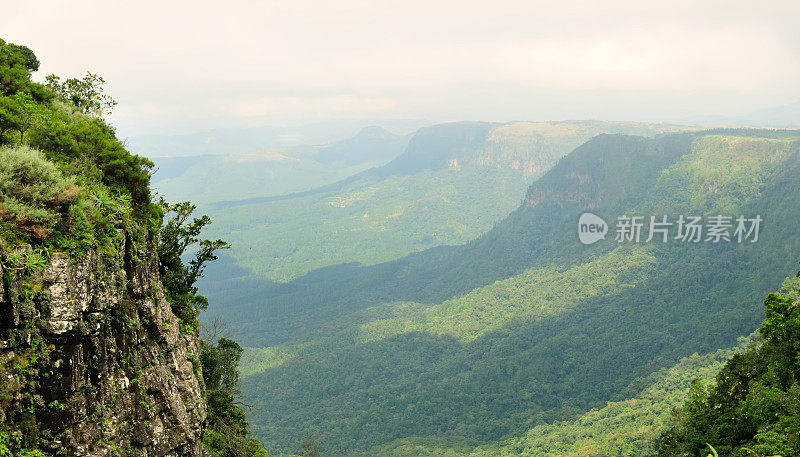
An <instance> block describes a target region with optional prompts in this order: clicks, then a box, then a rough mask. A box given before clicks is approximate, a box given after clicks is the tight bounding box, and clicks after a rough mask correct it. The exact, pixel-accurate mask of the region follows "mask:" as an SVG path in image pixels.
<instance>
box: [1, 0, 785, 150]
mask: <svg viewBox="0 0 800 457" xmlns="http://www.w3.org/2000/svg"><path fill="white" fill-rule="evenodd" d="M5 3H8V4H4V5H3V6H2V14H0V38H3V39H5V40H6V41H11V42H14V43H19V44H25V45H27V46H29V47H30V48H32V49H33V50H34V52H35V53H36V54H37V56H38V57H39V59H40V60H41V61H42V67H41V69H40V71H39V73H38V75H37V79H43V78H44V75H46V74H48V73H57V74H60V75H66V76H78V75H82V74H84V73H85V72H86V71H87V70H89V71H92V72H95V73H98V74H100V75H102V76H103V77H105V79H106V80H107V82H108V90H109V92H110V93H111V95H112V96H114V97H115V98H116V99H117V100H118V101H119V102H120V104H119V106H118V107H117V109H116V111H115V113H114V115H113V117H112V119H111V120H112V123H114V124H115V125H117V126H118V128H119V132H120V134H121V135H122V136H128V135H138V134H143V133H173V132H185V131H192V130H197V129H204V128H210V127H215V126H219V127H229V126H236V125H244V126H255V125H269V124H294V123H301V122H313V121H318V120H324V119H331V118H351V119H389V118H415V119H430V120H437V121H447V120H496V121H503V120H518V119H525V120H546V119H567V118H570V119H576V118H582V119H586V118H595V119H596V118H604V119H635V120H645V119H652V120H680V119H686V118H688V117H691V116H694V115H698V114H743V113H746V112H748V111H751V110H753V109H758V108H763V107H769V106H774V105H781V104H788V103H791V102H794V101H797V100H798V99H800V33H798V24H800V2H798V1H796V0H792V1H751V0H741V1H731V0H726V1H702V0H691V1H657V2H649V1H643V0H636V1H609V0H605V1H584V2H574V1H563V0H551V1H547V2H542V1H530V0H525V1H502V0H499V1H498V0H482V1H472V0H454V1H450V0H448V1H435V0H424V1H417V0H402V1H391V2H389V1H381V0H369V1H357V0H337V1H320V0H299V1H298V0H291V1H283V2H270V1H267V2H256V1H242V0H226V1H213V2H207V1H198V0H192V1H185V2H184V1H170V0H161V1H148V0H144V1H142V0H138V1H126V2H122V1H116V0H102V1H99V0H98V1H77V0H72V1H48V0H37V1H31V2H5Z"/></svg>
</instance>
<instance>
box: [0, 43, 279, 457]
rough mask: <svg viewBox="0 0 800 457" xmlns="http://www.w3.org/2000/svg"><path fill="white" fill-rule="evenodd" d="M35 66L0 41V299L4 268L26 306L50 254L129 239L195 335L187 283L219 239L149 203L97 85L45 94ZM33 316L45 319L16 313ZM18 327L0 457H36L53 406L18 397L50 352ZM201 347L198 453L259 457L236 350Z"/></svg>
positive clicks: (82, 83) (136, 164) (141, 172)
mask: <svg viewBox="0 0 800 457" xmlns="http://www.w3.org/2000/svg"><path fill="white" fill-rule="evenodd" d="M37 68H38V60H36V58H35V56H34V55H33V53H32V52H31V51H30V50H29V49H28V48H25V47H23V46H18V45H14V44H9V43H6V42H4V41H2V40H0V264H1V265H2V267H3V270H4V272H5V274H6V276H4V277H3V278H2V280H3V291H4V292H8V291H9V290H11V289H9V288H7V287H6V285H7V283H8V281H9V277H7V275H8V272H9V271H10V270H15V271H16V272H17V273H18V274H19V276H20V277H21V281H20V285H21V287H19V289H20V290H19V294H20V297H18V298H19V299H20V301H21V302H24V303H27V302H34V303H36V304H38V303H39V300H38V297H39V296H40V295H41V294H43V285H42V284H41V283H37V282H36V281H34V280H33V279H32V278H33V273H37V272H38V273H40V272H41V271H42V270H43V269H44V268H46V267H47V265H48V263H49V259H50V255H51V253H52V252H53V251H62V252H67V253H69V254H70V255H71V256H72V257H73V258H75V257H80V256H83V255H85V254H86V253H87V252H89V251H90V250H94V251H97V252H99V253H100V254H102V255H105V254H108V255H109V257H113V258H117V257H118V256H119V253H120V249H121V247H122V245H123V243H124V242H125V238H126V237H127V236H130V237H131V239H132V240H133V241H132V242H133V243H137V240H140V239H141V240H140V241H138V242H142V241H143V242H146V243H151V242H156V241H157V244H158V254H159V270H160V273H161V275H162V279H163V285H164V290H165V295H166V297H167V299H168V300H169V301H170V304H171V306H172V309H173V311H174V312H175V314H176V315H177V316H178V318H179V319H180V321H181V329H182V330H183V331H184V332H186V333H195V332H196V331H197V329H198V325H199V324H198V322H197V314H198V312H199V311H200V310H202V309H204V308H205V307H206V306H207V303H208V302H207V300H206V299H205V298H204V297H203V296H200V295H198V294H197V288H196V286H195V282H196V281H197V279H198V278H199V277H201V276H202V274H203V271H204V268H205V264H206V263H207V262H209V261H212V260H215V259H216V255H215V251H217V250H219V249H224V248H227V243H225V242H223V241H221V240H216V241H210V240H200V239H199V238H198V236H199V234H200V231H201V230H202V229H203V228H204V227H205V226H206V225H207V224H208V223H209V219H208V218H207V217H201V218H195V219H193V220H191V221H190V220H189V217H190V216H191V214H192V211H193V210H194V206H192V205H191V204H189V203H181V204H177V205H167V204H165V203H164V202H163V200H162V201H161V202H160V204H155V203H153V202H152V201H151V195H150V187H149V179H150V174H149V170H150V167H151V166H152V163H151V162H150V161H149V160H147V159H144V158H141V157H138V156H135V155H132V154H130V153H128V151H126V150H125V148H124V146H123V145H122V143H121V142H120V141H119V140H118V139H117V138H116V136H115V134H114V129H113V128H112V127H111V126H109V125H108V124H107V123H106V122H105V120H103V118H102V116H103V115H104V114H106V113H107V112H108V110H109V109H110V108H111V107H113V106H114V104H115V102H114V101H113V99H111V98H110V97H108V96H107V95H105V94H104V92H103V88H102V84H103V82H104V81H103V79H102V78H100V77H98V76H96V75H93V74H89V75H88V76H87V77H85V78H83V79H81V80H78V79H67V80H66V81H65V82H64V83H61V82H60V79H59V78H58V77H56V76H52V75H51V76H50V77H48V78H47V79H48V86H43V85H41V84H37V83H34V82H32V81H31V79H30V73H31V72H32V71H35V70H36V69H37ZM159 228H160V229H159ZM187 248H188V249H191V250H193V253H194V258H193V259H192V260H190V261H189V262H188V264H184V263H183V261H182V259H181V256H182V255H183V254H184V253H185V252H186V250H187ZM132 255H136V254H135V253H133V254H132ZM15 300H16V298H15ZM130 306H131V305H130V304H129V303H128V302H127V301H126V300H123V301H122V304H121V306H120V307H119V308H118V309H115V310H113V312H115V313H122V314H127V315H130V314H133V313H135V312H136V310H135V309H133V310H132V309H130ZM34 311H36V312H37V313H38V312H41V313H42V314H44V313H46V312H47V310H46V309H42V310H34V309H31V310H28V311H25V312H34ZM29 320H30V322H31V324H30V327H29V328H27V329H26V330H27V331H29V333H28V334H27V335H28V338H27V342H26V343H23V344H21V345H20V347H18V348H17V349H16V350H15V351H14V352H10V354H11V358H10V359H9V360H4V361H3V363H2V364H0V375H2V379H3V382H2V384H0V402H8V401H9V399H10V397H9V395H12V394H16V393H21V395H23V396H27V397H26V398H25V401H26V402H27V405H28V406H27V409H25V410H24V411H22V412H21V413H19V414H17V415H16V416H15V418H16V419H20V418H21V419H20V420H18V421H16V422H15V423H13V424H10V423H8V422H6V424H5V425H7V426H11V427H14V428H13V429H8V430H6V429H3V430H0V456H6V455H8V456H10V455H15V456H29V457H37V456H43V455H44V454H42V452H40V451H39V450H38V449H37V448H36V445H37V442H38V441H37V440H38V438H39V432H40V430H39V426H38V424H37V422H36V420H37V419H36V417H37V416H36V413H37V409H39V408H52V409H57V410H58V409H64V407H65V406H64V405H63V404H59V403H58V402H57V401H55V402H51V403H50V404H49V405H45V404H44V403H43V400H42V399H41V397H39V398H38V399H37V398H34V396H33V395H32V394H30V393H29V392H36V391H37V389H38V387H36V388H34V387H32V385H33V384H34V383H38V382H39V381H40V380H39V379H38V378H37V379H29V378H26V375H27V374H29V373H32V372H34V370H36V369H37V368H38V366H37V363H38V361H39V360H41V359H43V358H45V357H47V356H48V354H49V353H50V352H51V351H52V350H53V345H52V344H51V345H48V346H46V345H45V344H44V343H43V342H42V340H41V339H40V336H39V335H40V334H39V333H38V329H37V328H36V325H38V323H37V320H36V319H33V318H30V317H29ZM201 347H202V352H201V354H200V365H201V366H202V367H201V368H202V376H200V380H201V381H202V380H204V379H205V380H206V382H205V390H204V394H205V396H206V401H207V402H208V417H209V428H208V433H207V434H206V435H205V440H204V445H205V447H206V449H207V450H208V451H209V452H210V453H211V455H213V456H214V457H252V456H267V455H268V453H267V452H266V451H265V450H263V448H262V447H261V445H260V444H259V443H258V441H256V440H254V439H252V438H247V435H248V426H247V420H246V416H245V414H244V412H243V411H242V409H241V408H240V407H239V406H238V405H237V398H238V395H239V391H238V390H237V387H236V386H237V384H238V372H237V364H238V360H239V353H240V352H241V348H240V347H239V346H238V344H236V343H235V342H233V341H231V340H229V339H225V338H222V339H219V340H218V341H215V342H202V343H201ZM141 349H144V347H142V348H141ZM57 366H58V365H56V367H57ZM197 374H198V375H200V372H198V373H197ZM141 375H142V370H139V373H138V374H137V377H136V378H134V379H133V380H132V383H133V384H134V385H136V386H137V388H138V389H139V390H140V391H141V393H142V397H143V400H142V404H141V406H143V407H145V408H151V407H152V406H151V404H150V403H149V402H148V401H147V400H146V399H147V398H148V393H147V387H146V386H145V385H144V384H142V379H141ZM45 377H46V376H45ZM25 383H28V384H25ZM37 396H38V395H37ZM102 425H103V426H105V424H102ZM112 450H113V449H112Z"/></svg>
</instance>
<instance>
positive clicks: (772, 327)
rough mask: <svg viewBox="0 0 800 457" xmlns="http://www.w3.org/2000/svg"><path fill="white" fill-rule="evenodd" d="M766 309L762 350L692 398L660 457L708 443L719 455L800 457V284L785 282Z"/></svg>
mask: <svg viewBox="0 0 800 457" xmlns="http://www.w3.org/2000/svg"><path fill="white" fill-rule="evenodd" d="M764 306H765V311H764V312H765V315H766V318H765V319H764V322H763V323H762V325H761V327H760V329H759V331H760V333H761V335H762V337H763V342H762V344H760V345H758V346H756V347H753V348H751V349H749V350H748V351H746V352H744V353H742V354H740V355H737V356H734V357H732V358H731V359H730V360H729V361H728V362H727V363H726V364H725V366H724V367H723V368H722V370H721V371H720V373H719V374H718V375H717V379H716V383H715V384H714V385H712V386H710V387H708V388H702V387H697V388H696V389H695V390H694V391H693V392H692V395H691V396H690V398H689V400H688V401H687V402H686V404H685V405H684V406H683V407H682V408H681V409H680V410H679V411H678V412H677V413H676V419H675V422H676V425H675V426H673V427H672V428H671V429H670V430H668V431H667V432H665V433H664V435H663V436H662V438H661V443H660V445H659V449H658V454H657V455H658V456H664V457H667V456H679V455H697V454H699V453H700V452H701V451H702V449H703V448H704V447H705V443H709V442H710V443H714V446H715V447H716V449H718V450H719V452H720V453H722V454H723V455H730V456H746V455H752V453H753V452H755V453H757V454H758V455H800V359H798V357H797V354H798V353H800V279H798V278H790V279H787V280H786V281H785V282H784V284H783V288H782V290H781V294H775V293H772V294H769V295H767V297H766V299H765V300H764Z"/></svg>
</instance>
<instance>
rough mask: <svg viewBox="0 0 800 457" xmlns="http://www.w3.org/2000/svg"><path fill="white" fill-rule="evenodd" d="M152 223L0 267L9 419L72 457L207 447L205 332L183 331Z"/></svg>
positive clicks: (2, 405) (11, 432) (13, 431)
mask: <svg viewBox="0 0 800 457" xmlns="http://www.w3.org/2000/svg"><path fill="white" fill-rule="evenodd" d="M145 233H146V232H144V231H142V232H137V231H135V230H134V231H130V230H129V231H128V232H127V233H125V232H123V231H122V230H119V231H118V237H117V240H115V243H114V244H113V246H114V247H113V248H111V249H104V250H102V251H101V250H98V249H93V250H89V251H88V252H87V253H86V254H85V255H82V256H80V257H79V258H71V257H70V256H69V255H68V254H66V253H63V252H57V251H52V252H50V253H49V254H48V253H45V251H37V250H35V249H31V248H30V247H25V248H23V249H18V250H17V251H16V252H15V253H14V254H13V255H9V256H7V258H6V259H4V260H5V261H4V262H3V263H4V264H5V265H6V267H5V269H3V267H2V266H0V273H2V278H3V284H2V288H0V363H1V364H0V426H2V427H3V428H4V429H5V430H6V431H7V432H8V439H9V440H12V441H14V442H17V443H19V447H20V448H25V447H28V448H36V449H39V450H41V451H42V452H44V453H46V454H47V455H64V456H86V455H91V456H113V455H134V456H197V455H202V435H203V423H204V421H205V416H206V405H205V402H204V399H203V394H202V377H201V376H200V374H199V373H200V369H201V368H200V362H199V358H198V353H199V344H198V339H197V337H196V336H195V335H192V334H187V333H186V332H185V331H182V330H181V328H180V325H179V321H178V319H177V318H176V317H175V315H174V314H173V313H172V311H171V309H170V304H169V303H168V302H167V301H166V300H165V298H164V292H163V290H162V286H161V283H160V280H159V275H158V262H157V257H156V254H155V249H154V244H153V241H152V240H150V239H148V238H149V236H148V235H146V234H145Z"/></svg>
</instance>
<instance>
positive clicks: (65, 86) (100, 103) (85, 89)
mask: <svg viewBox="0 0 800 457" xmlns="http://www.w3.org/2000/svg"><path fill="white" fill-rule="evenodd" d="M45 80H46V81H47V87H48V88H50V89H51V90H53V92H55V93H56V94H58V95H60V96H61V97H62V98H64V99H65V100H69V101H70V102H72V104H73V105H75V106H77V107H78V109H80V110H81V112H82V113H83V114H86V115H87V116H91V117H95V118H100V119H102V118H103V116H104V115H106V114H111V112H112V110H113V109H114V106H116V104H117V102H116V101H115V100H114V99H113V98H111V96H109V95H107V94H106V93H105V89H104V88H103V85H105V83H106V81H105V80H104V79H103V78H102V77H100V76H98V75H96V74H94V73H91V72H87V73H86V76H84V77H83V78H81V79H78V78H69V79H66V80H65V81H64V82H63V83H62V82H61V78H60V77H58V76H56V75H48V76H47V77H46V78H45Z"/></svg>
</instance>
